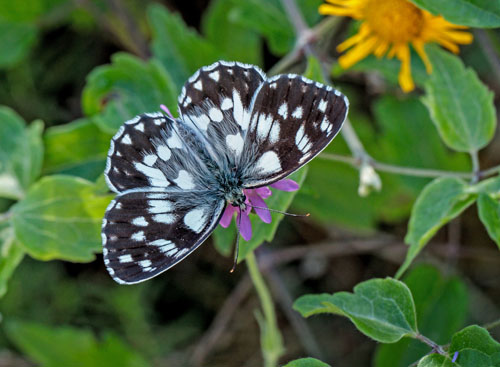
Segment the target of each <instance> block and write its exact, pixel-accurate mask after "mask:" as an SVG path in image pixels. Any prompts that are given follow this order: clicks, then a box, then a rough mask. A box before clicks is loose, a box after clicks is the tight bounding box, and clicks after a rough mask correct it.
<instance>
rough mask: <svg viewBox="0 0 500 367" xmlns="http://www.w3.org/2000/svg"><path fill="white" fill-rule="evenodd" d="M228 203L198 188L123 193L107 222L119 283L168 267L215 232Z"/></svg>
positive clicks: (107, 245)
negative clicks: (197, 190)
mask: <svg viewBox="0 0 500 367" xmlns="http://www.w3.org/2000/svg"><path fill="white" fill-rule="evenodd" d="M224 205H225V203H224V202H223V201H220V200H216V199H213V198H212V199H211V198H210V197H209V196H207V195H203V193H200V192H195V191H179V192H165V191H163V190H162V191H156V190H155V189H152V190H150V191H135V190H130V191H128V192H125V193H122V194H119V195H118V196H117V197H116V198H115V200H113V201H112V202H111V204H110V205H109V207H108V209H107V211H106V214H105V217H104V220H103V227H102V240H103V246H104V247H103V248H104V250H103V254H104V262H105V264H106V267H107V269H108V271H109V273H110V274H111V276H112V277H113V279H115V280H116V281H117V282H119V283H125V284H132V283H137V282H141V281H144V280H146V279H149V278H152V277H154V276H156V275H158V274H160V273H162V272H163V271H165V270H167V269H169V268H170V267H172V266H174V265H175V264H177V263H178V262H179V261H181V260H182V259H184V258H185V257H186V256H188V255H189V254H190V253H191V252H193V251H194V250H195V249H196V248H197V247H198V246H199V245H200V244H201V243H202V242H203V241H204V240H205V239H206V238H207V237H208V236H209V235H210V233H212V231H213V230H214V228H215V227H216V226H217V224H218V222H219V218H220V216H221V214H222V211H223V209H224Z"/></svg>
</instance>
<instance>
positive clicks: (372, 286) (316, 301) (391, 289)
mask: <svg viewBox="0 0 500 367" xmlns="http://www.w3.org/2000/svg"><path fill="white" fill-rule="evenodd" d="M293 307H294V309H295V310H297V311H299V312H300V313H301V314H302V316H304V317H309V316H312V315H316V314H319V313H333V314H337V315H341V316H345V317H348V318H349V319H350V320H351V321H352V322H353V323H354V325H356V327H357V328H358V330H359V331H361V332H362V333H363V334H365V335H367V336H369V337H370V338H372V339H374V340H376V341H379V342H382V343H394V342H397V341H398V340H400V339H401V338H402V337H404V336H413V337H414V336H415V335H416V334H417V320H416V313H415V304H414V303H413V298H412V295H411V292H410V290H409V289H408V287H407V286H406V285H405V284H404V283H402V282H399V281H397V280H395V279H390V278H387V279H371V280H368V281H366V282H362V283H359V284H358V285H357V286H356V287H354V293H347V292H339V293H334V294H333V295H329V294H319V295H306V296H302V297H300V298H299V299H298V300H297V301H295V303H294V305H293Z"/></svg>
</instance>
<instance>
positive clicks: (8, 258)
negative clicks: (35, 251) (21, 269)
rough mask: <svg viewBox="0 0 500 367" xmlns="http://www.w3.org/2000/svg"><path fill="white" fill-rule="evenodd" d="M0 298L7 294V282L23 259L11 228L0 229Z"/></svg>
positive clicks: (22, 252)
mask: <svg viewBox="0 0 500 367" xmlns="http://www.w3.org/2000/svg"><path fill="white" fill-rule="evenodd" d="M0 246H1V247H0V298H1V297H3V296H4V295H5V293H6V292H7V282H8V280H9V278H10V277H11V275H12V273H13V272H14V270H15V269H16V267H17V266H18V265H19V263H20V262H21V260H22V259H23V257H24V251H23V249H22V248H21V247H20V246H19V244H18V243H17V241H16V238H15V236H14V230H13V229H12V228H11V227H5V228H2V229H0Z"/></svg>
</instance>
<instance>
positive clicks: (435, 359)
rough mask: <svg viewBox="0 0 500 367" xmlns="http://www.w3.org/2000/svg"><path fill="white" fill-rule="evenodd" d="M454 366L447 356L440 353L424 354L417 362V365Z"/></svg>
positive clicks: (426, 366) (419, 366)
mask: <svg viewBox="0 0 500 367" xmlns="http://www.w3.org/2000/svg"><path fill="white" fill-rule="evenodd" d="M453 366H456V364H455V363H453V362H452V361H451V360H450V359H449V358H448V357H446V356H442V355H440V354H430V355H428V356H425V357H424V358H422V359H421V360H420V362H419V363H418V367H453Z"/></svg>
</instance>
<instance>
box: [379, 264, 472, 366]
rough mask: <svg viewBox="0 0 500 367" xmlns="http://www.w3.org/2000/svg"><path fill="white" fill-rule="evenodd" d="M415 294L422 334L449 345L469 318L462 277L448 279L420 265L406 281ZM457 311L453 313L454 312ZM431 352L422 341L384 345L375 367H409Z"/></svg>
mask: <svg viewBox="0 0 500 367" xmlns="http://www.w3.org/2000/svg"><path fill="white" fill-rule="evenodd" d="M404 282H405V284H406V285H407V286H408V288H409V289H410V291H411V294H412V296H413V300H414V302H415V308H416V312H417V320H418V329H419V331H420V333H421V334H423V335H425V336H427V337H428V338H429V339H431V340H433V341H435V342H436V343H438V344H441V345H444V344H447V343H448V342H449V341H450V339H451V337H452V335H453V334H454V333H455V332H456V331H457V330H459V329H460V328H461V327H462V325H463V324H464V322H465V318H466V316H467V303H468V301H467V288H466V286H465V284H464V282H463V281H462V280H461V279H460V278H458V277H444V276H443V275H441V273H440V272H439V271H438V270H437V269H436V268H435V267H433V266H430V265H418V266H416V267H414V268H413V269H412V270H411V272H409V274H408V275H407V277H406V278H405V279H404ZM450 309H453V312H450ZM429 351H430V348H429V347H428V346H427V345H425V344H423V343H421V342H420V341H418V340H414V339H410V338H403V339H402V340H400V341H399V342H397V343H394V344H380V345H379V346H377V351H376V354H375V359H374V361H375V364H374V365H375V367H408V366H409V365H411V364H412V363H413V362H415V361H417V360H419V359H420V358H422V357H423V356H424V355H426V354H427V353H428V352H429Z"/></svg>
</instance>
